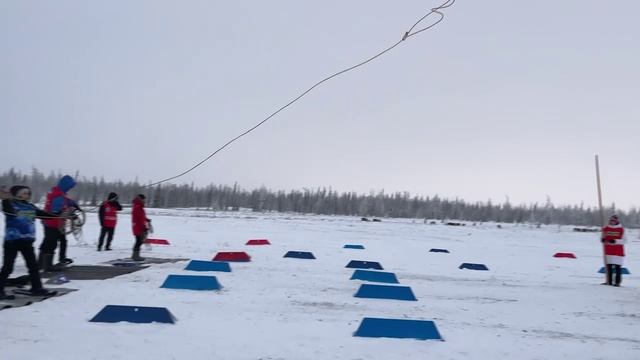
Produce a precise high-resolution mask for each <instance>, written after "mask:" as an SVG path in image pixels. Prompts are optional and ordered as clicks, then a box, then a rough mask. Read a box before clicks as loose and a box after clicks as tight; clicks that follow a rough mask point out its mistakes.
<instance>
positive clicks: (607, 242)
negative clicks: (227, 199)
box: [601, 215, 625, 286]
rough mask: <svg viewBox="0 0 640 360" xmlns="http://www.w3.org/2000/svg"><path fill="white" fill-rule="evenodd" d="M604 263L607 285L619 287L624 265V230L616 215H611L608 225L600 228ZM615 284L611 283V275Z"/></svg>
mask: <svg viewBox="0 0 640 360" xmlns="http://www.w3.org/2000/svg"><path fill="white" fill-rule="evenodd" d="M601 241H602V243H603V244H604V255H605V262H606V264H607V285H614V286H620V283H621V282H622V265H623V263H624V243H625V241H624V228H623V227H622V225H620V220H619V219H618V215H611V218H609V224H608V225H607V226H605V227H603V228H602V238H601ZM614 272H615V273H616V282H615V284H614V283H613V273H614Z"/></svg>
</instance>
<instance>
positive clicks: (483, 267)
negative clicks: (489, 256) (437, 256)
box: [458, 263, 489, 270]
mask: <svg viewBox="0 0 640 360" xmlns="http://www.w3.org/2000/svg"><path fill="white" fill-rule="evenodd" d="M458 269H469V270H489V268H488V267H487V266H486V265H485V264H473V263H462V264H461V265H460V266H458Z"/></svg>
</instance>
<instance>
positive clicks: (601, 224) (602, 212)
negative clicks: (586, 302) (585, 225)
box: [596, 155, 609, 283]
mask: <svg viewBox="0 0 640 360" xmlns="http://www.w3.org/2000/svg"><path fill="white" fill-rule="evenodd" d="M596 181H597V183H598V206H599V207H600V228H603V227H604V225H605V222H604V208H603V207H602V186H601V185H600V184H601V182H600V162H599V161H598V155H596ZM600 236H601V240H602V234H601V235H600ZM604 246H605V245H604V243H602V261H603V263H604V281H605V283H606V282H607V279H608V278H609V268H608V267H607V256H606V255H605V251H604Z"/></svg>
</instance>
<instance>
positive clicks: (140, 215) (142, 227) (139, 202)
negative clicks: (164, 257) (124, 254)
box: [131, 194, 151, 261]
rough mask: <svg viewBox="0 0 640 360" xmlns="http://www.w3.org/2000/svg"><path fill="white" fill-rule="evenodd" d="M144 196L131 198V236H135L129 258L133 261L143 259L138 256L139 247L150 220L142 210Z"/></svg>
mask: <svg viewBox="0 0 640 360" xmlns="http://www.w3.org/2000/svg"><path fill="white" fill-rule="evenodd" d="M145 199H146V197H145V196H144V195H143V194H140V195H138V196H136V198H135V199H133V204H132V209H131V226H132V230H133V236H135V238H136V243H135V245H133V254H132V255H131V259H132V260H134V261H144V258H143V257H140V247H141V246H142V244H143V243H144V241H145V240H146V239H147V235H148V233H149V228H150V225H151V220H149V219H148V218H147V214H146V212H145V211H144V202H145Z"/></svg>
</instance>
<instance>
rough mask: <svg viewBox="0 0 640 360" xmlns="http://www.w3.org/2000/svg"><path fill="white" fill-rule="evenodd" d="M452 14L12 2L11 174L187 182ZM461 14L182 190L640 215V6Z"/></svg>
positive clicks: (344, 5) (571, 2) (470, 4)
mask: <svg viewBox="0 0 640 360" xmlns="http://www.w3.org/2000/svg"><path fill="white" fill-rule="evenodd" d="M440 2H441V1H437V2H436V1H403V2H402V4H400V3H399V2H396V1H380V0H376V1H373V0H350V1H344V0H341V1H337V0H323V1H292V0H291V1H289V0H288V1H193V0H189V1H158V0H153V1H151V0H149V1H135V0H121V1H80V0H78V1H66V0H55V1H53V0H51V1H9V0H2V1H0V121H1V122H2V135H3V141H2V142H3V150H2V152H0V164H1V165H2V166H1V167H2V168H3V169H7V168H9V167H10V166H14V167H16V168H18V169H22V170H27V171H28V170H29V169H30V168H31V166H36V167H37V168H39V169H41V170H44V171H47V172H48V171H50V170H60V171H63V172H75V171H76V170H79V171H80V173H81V174H82V175H85V176H94V175H96V176H101V175H104V176H105V178H106V179H122V180H125V181H126V180H134V179H136V178H137V179H139V180H140V181H143V182H148V181H156V180H159V179H162V178H166V177H169V176H172V175H175V174H176V173H179V172H181V171H183V170H186V169H187V168H189V167H190V166H192V165H193V164H194V163H196V162H198V161H199V160H201V159H202V158H204V157H205V156H206V155H208V154H209V153H210V152H212V151H213V150H215V149H216V148H217V147H219V146H220V145H222V144H223V143H224V142H226V141H227V140H228V139H230V138H232V137H234V136H236V135H238V134H239V133H241V132H243V131H244V130H246V129H247V128H249V127H251V126H253V125H254V124H255V123H257V122H259V121H260V120H262V119H263V118H264V117H266V116H267V115H268V114H270V113H271V112H273V111H274V110H276V109H277V108H279V107H280V106H282V105H284V104H285V103H287V102H288V101H289V100H291V99H292V98H294V97H295V96H297V95H298V93H299V92H300V91H302V90H304V89H306V88H307V87H309V86H311V85H312V84H313V83H314V82H316V81H318V80H320V79H321V78H323V77H324V76H326V75H329V74H331V73H333V72H335V71H338V70H341V69H343V68H345V67H348V66H350V65H353V64H355V63H356V62H358V61H361V60H363V59H365V58H367V57H369V56H371V55H374V54H375V53H377V52H378V51H379V50H382V49H384V48H386V47H387V46H389V45H391V44H393V43H394V42H395V41H397V40H398V39H399V38H401V37H402V34H403V33H404V31H406V30H408V28H409V27H410V26H411V25H412V24H413V23H414V22H415V21H416V20H417V19H419V18H420V17H421V16H423V15H424V14H425V13H426V12H427V11H428V9H429V8H430V7H432V6H435V5H436V4H439V3H440ZM607 4H611V3H605V2H603V1H593V0H563V1H547V0H537V1H526V2H525V1H504V0H503V1H492V0H488V1H464V0H458V1H457V2H456V4H455V5H454V6H453V7H451V8H449V9H447V10H446V18H445V20H444V21H443V22H442V23H440V24H439V25H438V26H436V27H435V28H433V29H432V30H430V31H428V32H425V33H422V34H421V35H419V36H416V37H413V38H411V39H410V40H408V41H407V42H405V43H403V44H402V45H401V46H400V47H398V48H396V49H395V50H394V51H393V52H391V53H388V54H387V55H385V56H383V57H381V58H379V59H378V60H376V61H375V62H373V63H370V64H368V65H367V66H365V67H362V68H359V69H357V70H355V71H353V72H350V73H347V74H345V75H343V76H341V77H338V78H336V79H334V80H332V81H330V82H327V83H325V84H324V85H323V86H322V87H320V88H318V89H317V90H315V91H314V92H312V93H311V94H309V95H308V96H307V97H305V98H303V100H302V101H300V102H298V103H296V104H295V105H294V106H293V107H291V108H289V109H287V110H285V111H284V112H282V113H281V114H280V115H278V116H277V117H275V118H273V119H272V120H271V121H270V122H268V123H266V124H265V125H264V126H263V127H261V128H259V129H258V130H257V131H255V132H253V133H251V134H250V135H249V136H247V137H245V138H243V139H241V140H240V141H239V142H237V143H235V144H233V145H232V146H231V147H229V148H228V149H227V150H225V151H223V152H222V153H220V154H219V155H218V156H216V157H214V158H213V159H212V160H210V161H209V162H208V163H206V164H205V165H204V166H203V167H201V168H199V169H197V170H196V171H194V172H193V173H191V174H189V175H188V176H185V177H184V178H182V179H180V181H179V182H192V181H193V182H195V183H196V184H200V185H204V184H208V183H210V182H213V183H216V184H233V183H234V182H236V181H237V182H238V183H239V184H240V185H241V186H243V187H245V188H252V187H257V186H261V185H265V186H267V187H269V188H273V189H283V190H288V189H302V188H304V187H307V188H314V187H317V186H332V187H333V188H334V189H337V190H340V191H357V192H369V191H370V190H379V189H385V190H386V191H387V192H393V191H405V190H406V191H409V192H411V193H412V194H423V195H434V194H439V195H440V196H444V197H450V198H454V197H461V198H463V199H465V200H469V201H476V200H480V201H486V200H487V199H489V198H491V199H492V200H493V201H494V202H502V201H504V200H505V197H506V196H508V197H509V198H510V200H511V202H512V203H522V202H536V201H537V202H541V203H543V202H544V201H545V199H546V196H547V195H548V196H550V197H551V199H552V201H553V202H554V203H556V204H564V203H571V204H579V203H580V202H582V201H584V203H585V204H586V205H595V204H596V203H597V194H596V184H595V173H594V155H595V154H600V160H601V168H602V172H603V173H602V178H603V181H604V183H603V187H604V198H605V202H606V203H611V202H615V203H616V204H617V205H618V206H620V207H629V206H632V205H640V169H639V167H638V158H639V156H640V105H639V104H638V101H639V98H640V91H639V86H640V70H639V69H638V66H639V64H640V46H638V39H640V25H639V23H638V21H637V19H638V13H640V2H638V1H635V0H628V1H618V2H615V6H613V5H611V6H609V7H607Z"/></svg>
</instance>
